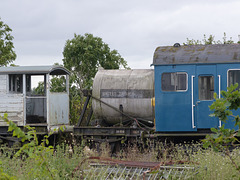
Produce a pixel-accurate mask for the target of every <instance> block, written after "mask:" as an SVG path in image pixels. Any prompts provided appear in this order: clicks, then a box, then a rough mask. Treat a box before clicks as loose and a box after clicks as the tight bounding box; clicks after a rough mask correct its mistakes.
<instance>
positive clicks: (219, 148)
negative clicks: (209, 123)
mask: <svg viewBox="0 0 240 180" xmlns="http://www.w3.org/2000/svg"><path fill="white" fill-rule="evenodd" d="M221 95H222V98H218V96H217V94H216V93H214V99H215V101H214V102H213V104H212V105H211V106H210V107H209V108H210V110H212V111H213V113H212V114H211V115H210V116H212V117H218V118H219V120H221V121H222V122H223V123H227V121H230V119H229V118H230V117H231V118H233V121H234V122H235V127H236V128H237V127H238V129H237V130H235V129H227V128H225V124H223V125H222V126H221V127H220V128H211V131H212V132H213V134H211V135H207V136H206V138H205V139H204V140H203V143H204V144H203V147H204V148H208V147H209V146H210V147H212V148H213V150H214V151H216V152H223V153H224V154H225V155H226V156H227V157H229V159H230V161H231V163H232V165H233V166H234V167H235V168H236V170H237V171H238V172H239V173H240V164H239V162H237V161H236V160H235V158H233V156H232V153H231V148H232V147H236V146H239V144H238V143H239V139H238V137H239V136H240V131H239V126H240V118H239V115H234V112H235V113H236V112H237V111H236V110H238V109H239V108H240V91H239V89H238V84H237V83H236V84H235V85H231V86H230V87H228V88H227V91H221Z"/></svg>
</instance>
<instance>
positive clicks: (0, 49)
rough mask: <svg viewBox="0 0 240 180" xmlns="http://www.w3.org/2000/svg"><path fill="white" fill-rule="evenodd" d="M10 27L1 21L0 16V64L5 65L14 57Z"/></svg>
mask: <svg viewBox="0 0 240 180" xmlns="http://www.w3.org/2000/svg"><path fill="white" fill-rule="evenodd" d="M11 31H12V29H11V28H10V27H9V26H8V25H7V24H4V22H3V21H1V18H0V66H7V65H8V64H9V63H11V62H13V61H14V60H15V59H16V57H17V56H16V54H15V52H14V50H13V49H14V46H13V42H12V40H13V36H12V35H11V34H10V32H11Z"/></svg>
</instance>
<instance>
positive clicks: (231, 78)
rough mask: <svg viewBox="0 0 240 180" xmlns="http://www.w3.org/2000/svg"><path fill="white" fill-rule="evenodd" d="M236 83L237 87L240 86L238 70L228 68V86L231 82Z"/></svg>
mask: <svg viewBox="0 0 240 180" xmlns="http://www.w3.org/2000/svg"><path fill="white" fill-rule="evenodd" d="M236 83H238V87H240V70H229V71H228V87H229V86H230V85H231V84H233V85H234V84H236Z"/></svg>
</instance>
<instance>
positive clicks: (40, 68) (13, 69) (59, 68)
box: [0, 66, 70, 75]
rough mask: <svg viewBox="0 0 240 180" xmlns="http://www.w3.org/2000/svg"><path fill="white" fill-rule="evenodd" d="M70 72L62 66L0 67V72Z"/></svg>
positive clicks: (55, 73)
mask: <svg viewBox="0 0 240 180" xmlns="http://www.w3.org/2000/svg"><path fill="white" fill-rule="evenodd" d="M47 73H50V74H52V75H57V74H70V72H69V71H68V70H67V69H66V68H64V67H62V66H16V67H12V66H10V67H0V74H47Z"/></svg>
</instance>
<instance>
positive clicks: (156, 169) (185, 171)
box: [72, 157, 198, 180]
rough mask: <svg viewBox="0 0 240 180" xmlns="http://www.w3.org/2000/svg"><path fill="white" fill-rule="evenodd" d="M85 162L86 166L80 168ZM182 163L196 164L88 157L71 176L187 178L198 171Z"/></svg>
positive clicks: (93, 177) (94, 177) (90, 177)
mask: <svg viewBox="0 0 240 180" xmlns="http://www.w3.org/2000/svg"><path fill="white" fill-rule="evenodd" d="M93 160H97V162H96V161H93ZM86 163H88V166H85V168H84V169H81V166H82V165H83V164H86ZM184 163H188V164H189V163H191V164H197V163H194V162H189V161H167V162H137V161H122V160H115V159H111V158H103V157H89V158H86V159H84V160H83V161H82V162H81V163H80V164H79V166H78V167H76V168H75V170H74V171H73V173H72V176H73V177H80V178H81V179H144V180H145V179H169V178H170V179H189V178H192V177H193V176H194V175H196V174H197V173H198V168H195V167H194V166H193V165H192V166H190V165H184ZM77 172H80V173H77ZM79 174H80V176H78V175H79Z"/></svg>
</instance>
